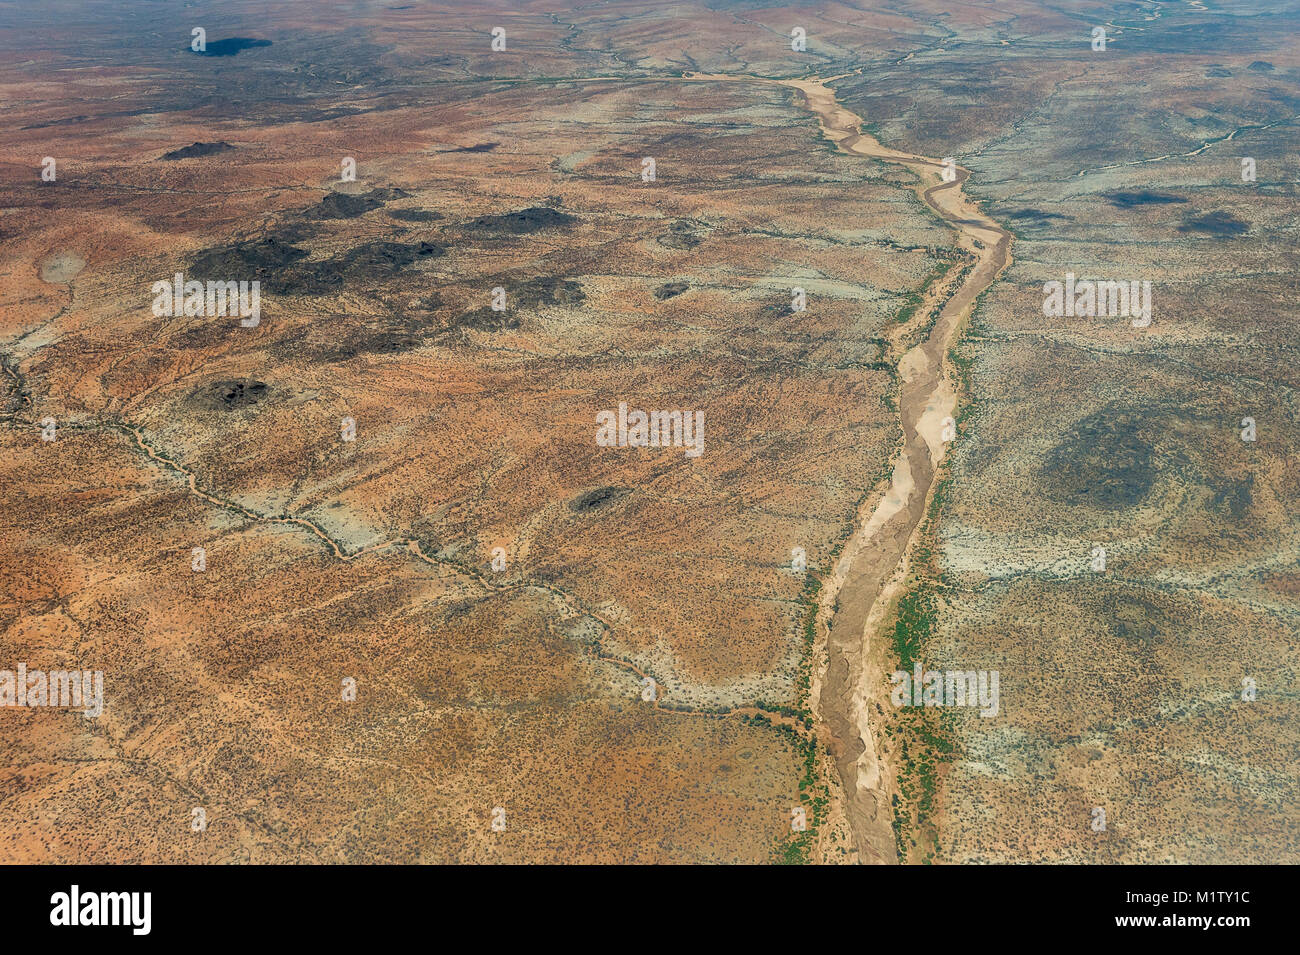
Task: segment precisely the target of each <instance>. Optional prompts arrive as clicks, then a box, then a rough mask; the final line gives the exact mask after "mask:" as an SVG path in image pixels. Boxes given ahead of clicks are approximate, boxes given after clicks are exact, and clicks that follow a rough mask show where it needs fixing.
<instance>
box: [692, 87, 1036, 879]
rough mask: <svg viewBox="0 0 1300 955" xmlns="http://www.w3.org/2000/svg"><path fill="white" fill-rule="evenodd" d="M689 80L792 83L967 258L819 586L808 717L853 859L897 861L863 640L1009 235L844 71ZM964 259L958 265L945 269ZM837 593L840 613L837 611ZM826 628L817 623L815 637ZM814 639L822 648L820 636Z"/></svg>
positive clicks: (885, 603)
mask: <svg viewBox="0 0 1300 955" xmlns="http://www.w3.org/2000/svg"><path fill="white" fill-rule="evenodd" d="M844 75H850V74H844ZM687 78H688V79H692V80H702V81H704V80H707V81H741V82H761V83H768V84H776V85H780V86H785V87H789V88H792V89H795V90H798V91H799V93H800V94H802V96H803V98H804V101H805V103H806V105H807V107H808V109H809V110H811V111H812V112H813V113H814V114H815V115H816V116H817V119H818V121H819V122H820V124H821V128H822V131H823V132H824V133H825V135H826V136H827V137H828V138H829V139H830V140H831V141H832V142H834V143H835V144H836V145H837V146H838V147H839V148H840V149H841V150H842V151H844V152H847V153H851V154H853V155H856V156H867V157H870V158H872V159H879V160H882V161H884V162H889V163H894V164H896V165H900V166H904V167H906V168H907V169H910V170H911V171H912V172H914V173H915V174H916V175H917V176H918V178H919V179H920V182H919V183H918V184H917V185H916V186H915V187H914V191H915V192H916V194H917V196H918V197H920V199H921V200H922V201H923V202H924V203H925V204H926V205H927V206H928V207H929V208H930V209H931V210H933V211H934V212H935V214H937V215H938V216H939V217H940V218H941V219H943V220H944V222H945V223H946V224H947V225H948V226H949V227H950V228H952V229H953V230H954V232H955V233H956V236H957V245H958V247H959V248H961V249H964V250H965V251H967V252H969V253H971V255H973V256H974V257H975V263H976V264H975V268H974V269H972V270H971V272H970V273H969V274H968V275H967V276H966V278H965V279H964V280H963V281H962V282H961V284H960V285H959V286H958V287H957V289H956V291H955V292H954V294H953V295H952V297H951V298H949V300H948V302H947V303H946V304H945V305H944V307H943V309H942V311H940V313H939V316H938V318H937V319H936V321H935V323H934V328H933V330H932V331H931V333H930V336H929V338H927V339H926V340H925V341H923V342H921V343H920V344H919V345H917V346H915V347H914V348H912V349H910V350H909V351H908V352H907V353H906V354H904V355H903V356H902V358H901V359H900V360H899V362H898V375H899V379H900V381H901V387H900V394H899V409H900V417H901V419H902V420H901V424H902V430H903V445H902V448H901V449H900V451H899V454H898V457H897V458H896V459H895V461H894V471H893V477H892V480H891V482H890V486H889V488H888V489H887V490H886V491H885V494H884V496H883V497H882V498H880V499H879V500H873V501H868V502H866V503H865V504H864V505H863V507H862V509H861V510H860V511H859V513H858V518H857V521H856V524H857V526H858V530H857V531H856V532H855V533H854V535H853V537H852V538H851V539H850V540H849V542H848V543H847V544H846V545H845V547H844V551H843V554H842V555H841V557H840V560H839V562H838V563H837V564H836V566H835V568H834V570H833V572H832V574H831V576H830V578H829V579H828V580H827V581H826V585H825V586H824V587H823V589H822V599H821V608H820V612H819V613H818V619H819V620H820V621H822V622H824V623H827V624H828V628H829V629H828V631H826V636H825V647H826V651H825V654H824V655H822V654H819V655H818V657H819V659H821V660H823V661H824V669H822V670H818V668H817V667H814V670H815V671H816V672H815V673H814V679H813V686H812V693H811V696H812V701H813V703H812V706H813V713H814V715H815V717H816V718H817V720H818V722H819V724H820V726H819V729H820V730H824V731H825V732H826V733H828V734H829V737H830V748H831V753H832V755H833V756H834V758H835V763H836V767H837V768H838V770H839V774H840V780H841V782H842V783H843V788H844V796H843V798H844V807H843V808H844V812H845V814H846V815H847V817H848V821H849V824H850V826H851V828H852V830H853V836H854V842H855V843H856V848H857V851H858V859H859V861H862V862H895V861H897V858H898V856H897V851H896V849H895V842H894V833H893V828H892V810H891V808H890V805H889V792H890V790H891V785H892V780H891V777H890V775H889V774H888V773H887V772H885V771H884V770H883V769H882V766H881V763H880V761H879V760H878V758H877V756H876V750H875V743H874V740H873V738H872V733H871V728H870V725H869V723H868V707H869V704H870V703H871V702H872V701H873V699H875V698H877V697H879V696H880V695H882V694H881V691H880V687H878V686H876V685H875V684H876V683H877V682H878V680H877V679H875V678H873V675H872V673H871V672H870V667H868V666H867V648H868V645H869V636H870V634H871V633H872V632H873V631H876V630H878V629H879V628H880V627H881V626H882V625H883V624H884V623H886V622H887V621H886V620H885V616H886V612H887V610H888V608H889V606H890V604H891V602H892V601H893V600H894V599H895V597H896V596H897V592H898V589H899V586H900V584H901V583H902V580H903V573H902V571H903V570H904V568H905V567H906V559H907V556H908V554H909V550H910V548H911V545H912V543H913V540H914V538H915V536H916V531H917V528H918V527H919V526H920V523H921V518H922V517H923V516H924V514H925V510H926V507H927V505H928V502H929V499H930V494H931V491H932V490H933V487H934V482H935V476H936V473H937V471H938V468H939V465H940V463H941V462H942V461H943V457H944V451H945V448H944V444H943V441H942V440H941V438H940V435H941V433H942V430H943V420H944V418H946V417H948V416H949V415H952V414H953V413H954V411H955V409H956V404H957V396H956V392H955V390H954V388H953V385H952V382H951V379H950V377H949V375H948V374H947V369H946V366H945V359H946V356H947V353H948V350H949V348H950V347H951V346H952V344H953V342H954V341H955V340H956V337H957V333H958V331H959V330H960V327H961V324H962V322H963V321H964V320H965V319H966V317H967V316H968V315H969V313H970V309H971V306H972V305H973V304H974V302H975V299H976V297H977V296H979V294H980V293H981V292H983V291H984V290H985V289H986V288H988V287H989V286H990V285H992V284H993V282H994V281H995V280H996V279H997V277H998V275H999V274H1000V273H1001V272H1002V270H1003V269H1004V268H1006V267H1007V265H1009V264H1010V263H1011V233H1009V232H1008V231H1007V230H1006V229H1004V228H1002V226H1000V225H998V224H997V223H996V222H994V221H993V220H992V219H990V218H989V217H988V216H987V215H986V214H985V213H984V212H983V211H982V210H981V209H980V208H979V206H978V205H976V204H975V203H974V202H972V201H971V200H970V198H969V197H968V196H967V195H966V194H965V192H963V191H962V183H963V182H965V181H966V178H967V176H968V175H969V172H968V171H967V170H965V169H962V168H960V167H958V169H957V178H956V179H955V180H953V181H952V182H944V181H943V179H942V176H941V172H942V170H943V163H942V162H941V161H939V160H937V159H930V158H927V157H925V156H915V155H912V154H911V153H905V152H900V151H898V150H896V149H889V148H887V147H885V146H883V145H881V143H880V142H879V141H878V140H876V139H875V138H874V137H873V136H871V135H870V134H867V133H864V132H862V122H863V121H862V118H861V117H860V116H858V115H857V114H855V113H853V112H851V111H850V110H847V109H845V108H844V107H843V106H841V105H840V104H839V103H838V102H836V100H835V92H834V90H832V89H830V88H828V87H827V86H826V83H829V82H833V81H834V80H837V79H841V78H842V77H840V76H836V77H832V78H830V79H828V80H821V79H818V78H816V77H813V78H811V79H802V80H768V79H764V78H761V77H747V76H724V75H705V74H689V75H688V77H687ZM964 265H965V263H962V262H958V263H955V264H954V265H953V267H952V270H950V273H949V274H950V275H951V274H955V270H959V269H961V268H962V267H964ZM936 284H940V283H936ZM927 304H929V303H927ZM920 314H922V313H921V312H919V311H918V315H920ZM925 314H928V313H925ZM837 598H838V606H839V609H838V612H834V611H833V608H834V607H835V606H836V600H837ZM822 632H823V630H822V628H819V635H820V634H821V633H822ZM818 643H819V646H820V644H821V639H820V637H819V640H818ZM875 676H876V677H878V676H879V674H876V675H875Z"/></svg>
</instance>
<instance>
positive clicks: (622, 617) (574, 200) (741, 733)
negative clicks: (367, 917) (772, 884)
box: [0, 0, 1300, 863]
mask: <svg viewBox="0 0 1300 955" xmlns="http://www.w3.org/2000/svg"><path fill="white" fill-rule="evenodd" d="M47 6H48V10H46V11H43V12H40V13H37V12H36V11H35V10H34V9H30V8H21V7H17V6H12V5H10V6H3V7H0V50H3V52H4V56H3V58H2V59H0V96H3V98H4V102H5V104H6V107H7V108H6V111H5V112H6V117H7V119H8V122H6V124H5V126H4V128H3V129H2V130H0V247H2V248H3V251H4V254H3V258H2V259H0V356H2V357H3V364H4V371H5V382H4V384H5V386H6V389H7V392H6V395H5V407H4V409H3V412H4V418H3V422H2V423H3V427H0V447H2V449H3V452H2V453H3V458H2V460H3V462H4V464H3V470H2V471H0V474H2V475H3V478H2V481H3V483H2V486H0V504H2V506H0V581H3V589H2V590H0V627H2V628H3V635H2V636H0V669H4V668H9V669H12V668H13V667H14V666H16V665H17V664H18V663H20V662H23V663H25V664H26V665H27V666H28V667H29V668H32V669H36V668H44V669H47V670H48V669H55V668H59V667H66V668H69V669H85V670H102V671H103V674H104V687H105V690H104V698H105V701H104V712H103V713H102V715H100V716H98V717H96V718H94V719H86V718H84V717H83V716H82V714H80V713H77V712H71V711H69V710H67V709H57V708H52V707H51V708H47V709H37V708H29V709H27V710H22V709H18V708H0V720H3V721H4V724H5V725H4V726H3V727H0V729H3V733H2V734H0V740H2V741H3V742H0V847H3V851H4V853H5V855H6V856H7V857H9V858H12V859H15V860H19V861H42V862H58V861H68V862H71V861H76V862H92V861H96V862H97V861H123V862H167V861H182V862H238V861H253V862H308V861H320V862H362V861H367V862H369V861H380V862H382V861H402V862H419V861H427V862H563V861H578V862H769V861H801V862H831V863H838V862H851V861H863V862H895V861H904V862H923V861H935V862H978V861H1096V862H1109V861H1246V862H1249V861H1271V860H1282V861H1296V859H1297V857H1298V856H1300V819H1298V818H1297V811H1296V809H1295V806H1296V796H1297V793H1296V779H1297V774H1298V773H1300V766H1298V765H1297V754H1298V753H1300V728H1298V724H1297V717H1298V716H1300V713H1297V697H1296V691H1295V687H1296V678H1297V662H1298V661H1297V641H1296V634H1297V630H1298V628H1297V620H1298V617H1300V604H1298V602H1297V600H1298V597H1300V578H1297V575H1296V570H1295V564H1296V561H1297V558H1300V546H1298V545H1297V540H1298V537H1297V530H1298V529H1300V528H1297V522H1296V519H1295V518H1294V517H1293V514H1294V506H1293V504H1294V502H1295V500H1296V497H1297V483H1296V481H1297V479H1296V463H1297V460H1296V459H1297V453H1298V452H1300V442H1298V441H1297V439H1296V420H1297V410H1298V409H1297V407H1296V404H1297V392H1296V388H1297V385H1300V382H1298V381H1297V380H1296V372H1295V367H1296V363H1295V361H1294V358H1293V352H1294V351H1295V345H1294V333H1293V329H1294V328H1295V325H1296V319H1297V308H1296V304H1295V301H1296V295H1295V293H1296V289H1297V285H1296V280H1295V274H1296V268H1297V266H1300V262H1297V226H1296V222H1295V209H1296V188H1297V184H1298V181H1300V160H1298V159H1297V155H1296V149H1295V142H1296V139H1295V128H1296V127H1295V123H1296V118H1297V112H1298V109H1297V107H1298V106H1300V57H1298V56H1297V53H1298V52H1300V50H1298V46H1297V39H1296V38H1297V27H1300V17H1298V16H1297V15H1296V14H1295V13H1293V12H1287V11H1286V9H1285V7H1284V5H1283V4H1282V3H1280V2H1279V3H1276V4H1264V5H1260V4H1250V5H1245V4H1235V5H1234V4H1214V3H1209V2H1207V3H1205V4H1200V3H1156V2H1149V3H1143V4H1137V5H1132V4H1125V5H1119V6H1116V7H1113V8H1112V7H1110V6H1107V5H1102V4H1083V5H1080V6H1079V8H1078V9H1077V10H1075V11H1073V12H1071V13H1064V12H1061V11H1059V10H1056V9H1054V8H1048V7H1044V6H1041V5H1039V4H1036V3H1015V2H1012V3H1002V2H999V3H997V4H992V3H990V4H963V5H960V6H959V7H957V8H956V9H955V10H954V11H952V12H948V11H945V10H944V9H943V7H942V5H940V4H937V3H928V2H921V3H910V2H903V3H898V4H894V5H892V6H891V7H890V8H889V10H888V11H886V12H881V11H880V10H878V9H873V8H872V6H873V5H869V4H865V3H864V4H862V5H860V6H856V7H855V6H852V5H848V4H826V5H819V6H809V7H784V8H783V7H779V6H766V5H763V4H762V3H744V2H741V3H725V2H716V3H701V4H684V5H680V6H674V7H672V8H671V9H665V8H663V7H660V6H655V5H652V4H647V3H644V2H641V3H609V4H602V5H600V6H598V7H591V8H582V9H580V10H579V11H576V12H575V11H558V10H554V9H553V8H548V7H547V6H545V5H543V4H527V3H526V4H522V5H521V4H509V5H507V4H498V5H493V4H475V5H472V6H469V5H466V6H463V7H458V6H457V5H455V4H437V3H434V4H430V3H421V2H412V3H392V4H381V3H375V4H368V3H347V4H343V3H340V4H330V3H311V4H307V3H302V4H267V3H254V2H249V3H240V2H229V3H220V4H216V3H214V4H202V3H199V4H195V5H193V6H191V7H187V8H184V9H174V8H171V7H159V6H158V5H155V4H151V3H143V2H127V3H123V4H120V5H112V6H111V7H110V6H107V5H105V6H102V7H100V6H94V7H90V8H83V5H82V4H77V3H63V2H61V0H55V2H53V3H51V4H48V5H47ZM50 11H53V12H54V13H56V14H59V16H56V17H54V19H55V20H57V21H58V22H59V24H60V26H59V29H58V30H54V29H52V28H51V27H50V26H49V22H50V16H49V13H50ZM1097 26H1101V27H1103V28H1104V29H1106V30H1107V31H1108V33H1107V35H1108V38H1109V39H1108V44H1107V48H1106V49H1104V50H1096V49H1093V48H1092V45H1091V44H1090V38H1091V37H1092V35H1093V33H1092V31H1093V29H1094V27H1097ZM195 27H202V28H203V29H204V30H205V33H206V38H207V45H208V50H207V51H205V52H196V51H194V50H192V49H191V35H192V33H191V31H192V30H193V29H194V28H195ZM795 27H799V28H801V29H802V30H803V31H804V32H805V33H806V37H807V41H806V49H804V50H794V49H792V48H791V47H792V38H791V31H792V29H793V28H795ZM494 28H500V29H501V30H503V31H504V34H503V39H504V49H495V50H494V49H493V40H494V36H493V30H494ZM239 38H243V40H244V41H246V40H256V41H269V42H259V43H248V42H240V41H239ZM231 39H236V42H233V43H231V42H227V43H225V44H224V45H222V43H221V41H223V40H226V41H230V40H231ZM498 45H499V44H498ZM796 45H797V44H796ZM812 77H817V78H818V79H819V84H824V86H821V85H819V84H810V83H809V82H806V81H808V80H809V79H810V78H812ZM794 81H804V82H803V85H799V83H798V82H794ZM820 88H824V89H827V90H830V91H831V92H833V94H834V97H835V99H834V101H833V102H834V104H838V105H837V106H836V107H835V108H839V109H842V110H844V111H846V112H845V115H846V116H848V117H849V119H845V120H844V122H845V123H848V124H849V125H850V126H853V125H855V124H856V123H857V122H858V121H859V120H860V121H861V122H862V128H861V130H860V132H861V133H862V134H863V135H862V137H861V144H862V148H858V145H857V141H856V140H854V138H853V137H852V136H849V137H848V138H844V136H843V134H842V132H837V131H836V128H835V127H834V123H833V122H828V121H827V117H828V115H830V113H829V110H831V108H832V106H831V105H828V104H827V103H825V102H823V103H821V105H820V109H819V103H818V101H817V100H816V97H815V95H814V94H815V91H816V90H817V89H820ZM872 144H876V145H872ZM877 146H878V147H879V148H877ZM1247 156H1248V157H1252V158H1253V159H1254V161H1255V164H1256V178H1255V180H1254V181H1243V178H1242V174H1241V169H1242V165H1241V159H1242V157H1247ZM45 157H51V158H53V159H54V160H55V168H56V169H57V174H56V175H55V176H54V177H53V179H52V181H46V180H44V179H43V178H42V170H43V168H44V159H45ZM924 157H929V159H927V160H925V161H921V160H922V159H923V158H924ZM945 157H953V158H954V159H955V162H956V164H958V165H959V166H960V169H961V172H960V175H959V176H958V177H957V181H955V182H951V181H948V180H945V179H943V178H942V175H941V168H942V165H941V162H940V161H941V160H942V159H943V158H945ZM647 159H652V160H653V176H652V177H651V176H648V175H647V173H646V170H647V166H646V160H647ZM349 161H351V163H353V164H354V167H355V178H352V177H350V176H349V175H347V173H346V169H347V166H348V162H349ZM963 197H964V198H963ZM962 202H969V203H972V204H971V205H962V204H961V203H962ZM974 203H978V206H976V205H973V204H974ZM962 210H965V211H964V212H963V211H962ZM985 217H986V220H987V222H988V223H991V224H996V226H997V228H999V229H1003V230H1005V232H1006V233H1007V235H1008V236H1009V237H1013V238H1009V239H1008V240H1007V241H1006V242H1005V248H1003V250H1002V251H1004V252H1007V250H1009V252H1007V254H1005V255H1002V256H1000V257H999V256H996V255H994V243H995V233H994V232H992V231H988V229H986V230H985V231H984V232H980V226H979V223H980V222H981V221H985ZM972 224H974V225H972ZM991 227H992V226H990V227H989V228H991ZM972 230H974V231H972ZM981 236H982V237H981ZM178 272H179V273H183V274H184V275H185V277H186V279H195V280H200V281H205V280H213V281H224V280H248V281H254V280H256V281H259V283H260V288H261V301H260V315H259V317H258V320H257V321H256V323H254V324H248V323H243V322H241V320H240V318H239V317H237V316H230V315H223V316H212V315H185V314H183V313H182V314H178V315H158V314H156V309H153V308H151V305H152V303H153V302H154V301H155V293H154V291H153V286H154V283H156V282H159V281H163V282H170V281H171V280H172V277H173V275H174V274H176V273H178ZM1067 272H1071V273H1076V274H1078V275H1079V276H1090V277H1100V278H1115V279H1135V280H1147V281H1150V282H1151V283H1152V287H1153V293H1152V297H1153V300H1154V302H1155V308H1154V310H1153V313H1154V314H1153V321H1152V322H1151V324H1150V325H1149V326H1147V327H1138V328H1135V327H1133V325H1132V324H1131V323H1130V322H1129V321H1128V320H1127V319H1126V318H1115V317H1080V318H1073V317H1070V318H1050V317H1046V316H1045V315H1044V311H1043V307H1042V306H1043V291H1042V287H1043V283H1045V282H1049V281H1053V280H1063V279H1064V278H1065V274H1066V273H1067ZM795 289H802V290H803V292H804V296H805V299H806V306H807V307H806V309H804V310H798V308H797V307H796V306H795V305H794V304H793V303H794V300H795V297H794V290H795ZM977 295H978V297H977V298H976V296H977ZM502 298H503V299H504V305H505V307H504V309H503V310H498V309H497V308H494V307H493V306H494V301H495V302H496V303H497V304H498V305H499V304H500V303H501V299H502ZM927 363H928V364H927ZM923 366H924V367H923ZM922 384H924V386H925V387H924V389H921V386H922ZM909 388H911V392H909ZM918 389H921V390H918ZM922 391H923V392H924V393H922ZM620 404H625V405H627V407H629V408H631V409H666V410H676V411H681V412H684V413H686V414H689V413H691V412H694V411H700V412H702V420H703V430H702V432H701V433H700V434H699V435H698V437H700V438H702V444H701V446H700V447H701V453H699V454H698V456H695V455H693V454H687V453H686V449H684V448H683V447H663V448H637V447H617V446H616V447H607V446H603V445H602V444H601V443H600V442H599V441H598V440H597V416H598V415H599V414H600V413H601V412H603V411H616V410H617V409H618V408H619V406H620ZM948 410H951V413H952V417H953V418H954V419H955V420H954V421H953V423H952V424H953V432H952V434H951V436H948V435H945V436H944V437H942V438H936V437H935V433H936V432H937V431H938V429H939V419H940V418H941V417H943V415H944V414H946V413H947V412H948ZM1246 417H1250V418H1251V419H1252V421H1253V422H1254V427H1255V429H1256V432H1257V433H1256V434H1255V439H1254V440H1251V441H1245V440H1242V438H1241V432H1242V429H1243V423H1242V419H1243V418H1246ZM51 421H52V422H53V434H52V435H51V433H50V431H51V429H50V428H49V427H48V425H47V424H46V423H47V422H51ZM349 422H350V423H351V425H352V426H353V427H354V429H355V432H354V439H353V437H352V436H351V435H349V434H348V431H347V428H348V423H349ZM341 427H342V431H341ZM48 437H52V438H53V440H47V438H48ZM900 462H904V467H903V468H902V469H901V470H900ZM904 472H906V480H903V479H902V477H901V475H903V473H904ZM900 488H901V491H900ZM900 494H901V496H900ZM895 508H897V510H896V511H895ZM891 514H896V515H897V516H896V517H895V518H893V519H890V518H889V517H888V515H891ZM873 516H874V521H873ZM1097 547H1103V548H1104V549H1105V552H1106V563H1105V567H1104V570H1102V571H1100V572H1099V571H1097V570H1094V569H1093V567H1092V565H1091V563H1090V562H1094V561H1095V558H1094V557H1093V556H1092V555H1093V553H1094V548H1097ZM195 548H201V549H202V553H203V555H204V556H203V569H202V570H195V569H194V556H193V555H194V552H195V551H194V549H195ZM804 561H806V570H805V569H804V566H803V562H804ZM900 659H904V660H909V661H910V660H912V659H916V660H919V661H921V662H922V663H923V664H925V665H927V666H933V667H936V668H944V669H948V668H954V669H960V670H972V669H974V670H997V671H998V672H999V673H1000V675H1001V705H1000V711H999V713H998V715H997V716H995V717H992V718H984V717H981V716H980V715H979V714H978V713H977V712H975V711H972V710H967V711H955V710H938V711H934V710H931V709H927V708H922V709H910V708H908V709H896V708H895V707H894V706H893V705H892V704H891V700H890V680H889V676H890V673H891V672H892V671H894V670H896V669H899V667H900V662H899V661H900ZM905 668H906V667H905ZM648 681H653V682H648ZM1243 681H1248V682H1249V683H1250V684H1251V685H1253V686H1254V687H1255V688H1256V692H1255V693H1254V694H1244V693H1243V686H1244V685H1245V684H1243ZM349 684H351V685H352V686H354V687H355V699H352V698H348V697H347V687H348V685H349ZM1248 695H1253V696H1254V697H1255V698H1254V699H1250V700H1247V699H1245V698H1244V696H1248ZM199 808H201V809H203V819H204V820H205V822H204V825H203V827H201V828H196V826H195V823H194V819H195V814H194V810H195V809H199ZM794 808H801V809H803V810H804V812H805V814H806V819H807V826H806V828H803V827H801V826H799V825H794V826H792V820H794V819H796V817H797V814H796V815H792V809H794ZM1098 808H1100V809H1102V810H1104V819H1105V825H1104V828H1101V829H1098V828H1097V825H1096V820H1097V816H1096V812H1095V810H1096V809H1098Z"/></svg>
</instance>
